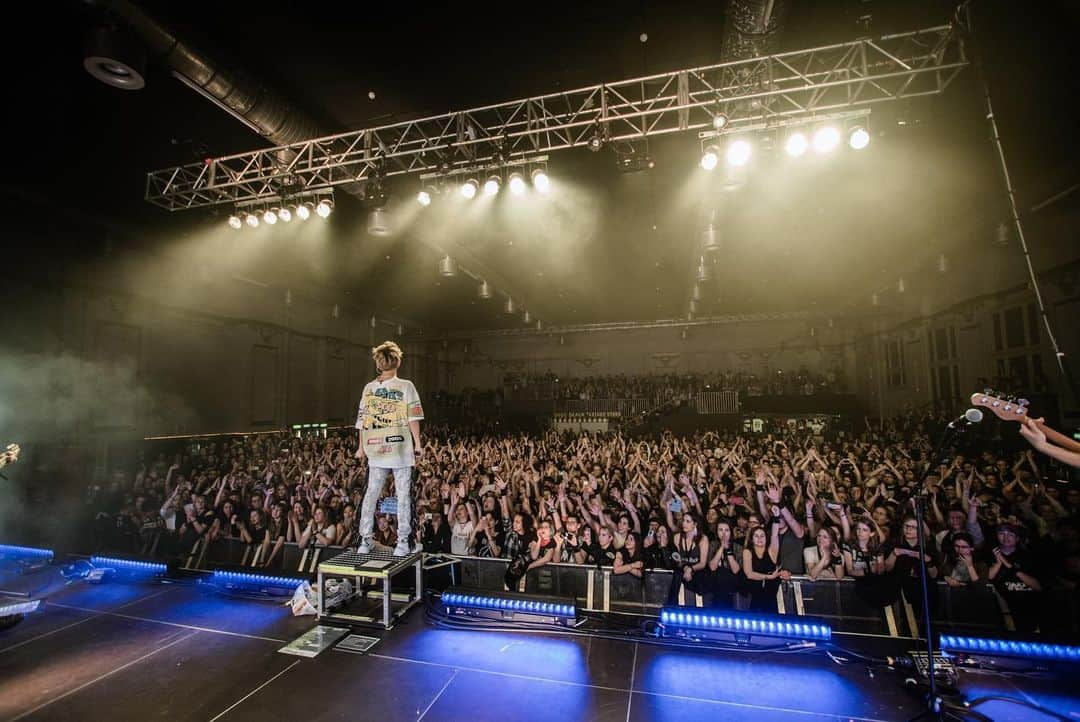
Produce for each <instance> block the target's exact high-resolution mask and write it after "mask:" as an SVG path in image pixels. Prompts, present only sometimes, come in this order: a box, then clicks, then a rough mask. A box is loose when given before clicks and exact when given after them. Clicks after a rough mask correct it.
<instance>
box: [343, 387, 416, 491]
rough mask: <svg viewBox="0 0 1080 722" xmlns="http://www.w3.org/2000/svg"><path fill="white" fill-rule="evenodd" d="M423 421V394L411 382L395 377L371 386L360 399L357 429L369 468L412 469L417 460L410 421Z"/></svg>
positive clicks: (366, 388) (365, 388) (365, 389)
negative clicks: (405, 467) (421, 403)
mask: <svg viewBox="0 0 1080 722" xmlns="http://www.w3.org/2000/svg"><path fill="white" fill-rule="evenodd" d="M423 418H424V409H423V408H422V407H421V406H420V394H418V393H416V387H415V386H413V383H412V381H409V380H407V379H402V378H398V377H396V376H395V377H393V378H390V379H387V380H386V381H380V380H378V379H375V380H374V381H372V382H370V383H368V385H367V386H365V387H364V393H363V394H362V395H361V396H360V412H359V413H358V414H357V415H356V428H358V429H360V441H361V442H362V443H363V444H364V453H365V454H366V455H367V458H368V465H369V466H374V467H377V468H380V469H399V468H401V467H404V466H413V465H414V464H415V463H416V461H415V457H414V456H413V440H412V432H410V431H409V422H410V421H420V420H422V419H423Z"/></svg>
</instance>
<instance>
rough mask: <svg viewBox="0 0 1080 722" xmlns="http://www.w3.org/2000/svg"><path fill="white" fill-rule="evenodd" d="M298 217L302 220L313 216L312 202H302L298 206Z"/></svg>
mask: <svg viewBox="0 0 1080 722" xmlns="http://www.w3.org/2000/svg"><path fill="white" fill-rule="evenodd" d="M296 217H297V218H299V219H300V220H302V221H306V220H307V219H308V218H311V203H301V204H300V205H298V206H297V207H296Z"/></svg>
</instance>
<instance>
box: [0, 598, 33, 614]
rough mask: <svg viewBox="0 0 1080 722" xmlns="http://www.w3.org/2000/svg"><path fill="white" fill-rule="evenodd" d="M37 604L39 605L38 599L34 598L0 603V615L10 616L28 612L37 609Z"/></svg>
mask: <svg viewBox="0 0 1080 722" xmlns="http://www.w3.org/2000/svg"><path fill="white" fill-rule="evenodd" d="M39 606H41V600H40V599H35V600H33V601H31V602H15V603H14V604H4V603H0V617H10V616H13V615H15V614H29V613H30V612H35V611H37V608H38V607H39Z"/></svg>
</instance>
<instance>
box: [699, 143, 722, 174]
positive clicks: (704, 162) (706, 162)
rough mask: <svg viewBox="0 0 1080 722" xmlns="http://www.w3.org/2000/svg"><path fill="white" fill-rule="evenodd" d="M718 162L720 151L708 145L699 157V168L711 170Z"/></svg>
mask: <svg viewBox="0 0 1080 722" xmlns="http://www.w3.org/2000/svg"><path fill="white" fill-rule="evenodd" d="M719 162H720V149H719V148H717V147H716V146H715V145H710V146H709V147H708V148H706V149H705V152H704V153H703V154H702V155H701V167H702V168H704V169H705V170H713V169H714V168H716V165H717V164H718V163H719Z"/></svg>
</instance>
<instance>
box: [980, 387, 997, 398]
mask: <svg viewBox="0 0 1080 722" xmlns="http://www.w3.org/2000/svg"><path fill="white" fill-rule="evenodd" d="M983 393H984V394H986V395H987V396H997V394H995V393H994V390H993V389H992V388H990V387H989V386H987V387H986V388H985V389H983Z"/></svg>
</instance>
